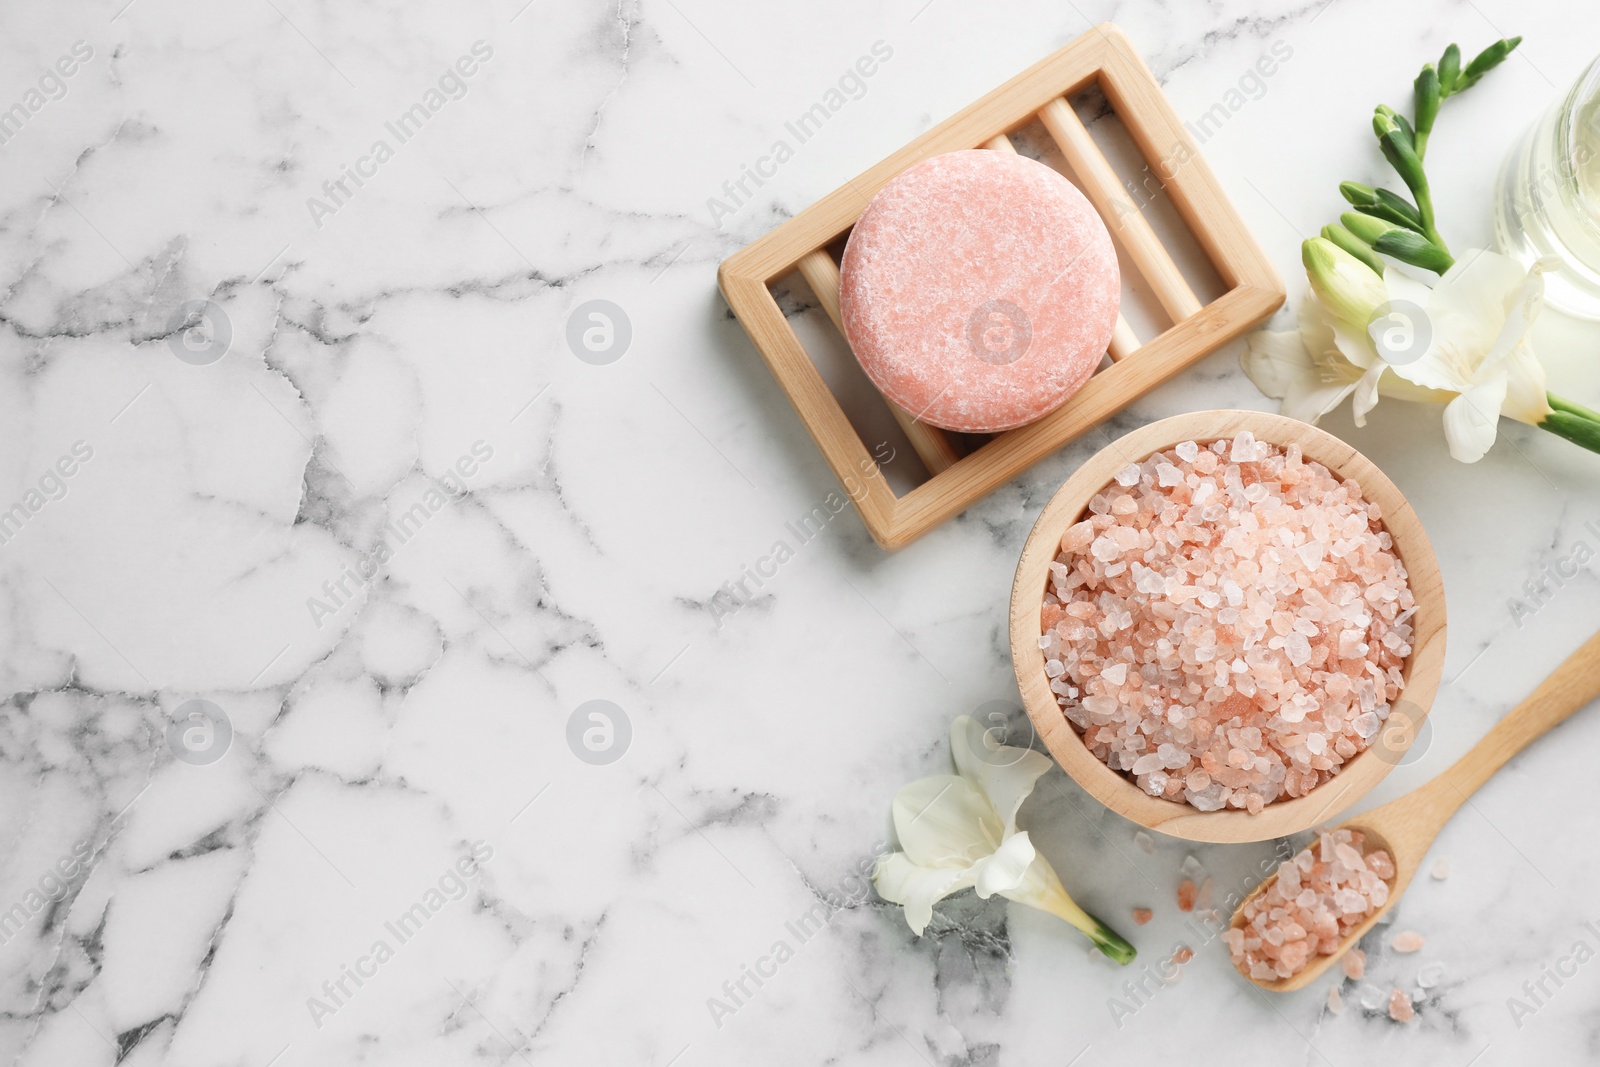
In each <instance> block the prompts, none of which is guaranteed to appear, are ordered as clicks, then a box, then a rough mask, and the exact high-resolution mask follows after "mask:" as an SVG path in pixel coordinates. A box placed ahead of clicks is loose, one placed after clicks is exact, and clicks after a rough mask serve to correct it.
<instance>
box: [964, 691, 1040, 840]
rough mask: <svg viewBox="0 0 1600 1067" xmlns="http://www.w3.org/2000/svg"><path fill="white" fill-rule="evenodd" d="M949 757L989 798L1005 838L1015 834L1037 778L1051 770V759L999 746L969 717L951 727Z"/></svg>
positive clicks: (966, 777) (1006, 746) (1019, 749)
mask: <svg viewBox="0 0 1600 1067" xmlns="http://www.w3.org/2000/svg"><path fill="white" fill-rule="evenodd" d="M950 754H951V755H952V756H954V757H955V761H956V770H958V771H960V772H961V776H962V777H963V778H965V779H967V781H969V782H971V783H972V784H973V785H975V786H977V787H978V789H979V790H980V791H981V792H982V793H983V795H984V796H986V797H988V798H989V804H990V806H991V807H993V808H994V811H995V814H996V815H999V816H1000V821H1001V823H1002V824H1003V825H1004V827H1005V830H1004V833H1005V836H1007V837H1009V836H1011V835H1012V834H1014V833H1016V832H1017V809H1018V808H1020V807H1022V802H1023V801H1024V800H1026V799H1028V794H1030V793H1032V792H1033V786H1034V783H1035V782H1037V781H1038V780H1039V776H1040V775H1042V774H1044V772H1045V771H1048V770H1049V769H1050V757H1049V756H1046V755H1044V754H1042V753H1039V752H1035V751H1033V750H1032V749H1027V748H1015V747H1013V746H1011V745H1002V744H998V743H997V742H996V741H995V739H994V736H993V735H992V734H991V733H990V732H989V731H988V730H986V729H985V728H984V727H983V725H982V724H981V723H979V722H978V721H977V720H976V719H974V718H972V717H971V716H970V715H962V716H961V717H960V718H958V719H956V721H955V722H953V723H951V724H950Z"/></svg>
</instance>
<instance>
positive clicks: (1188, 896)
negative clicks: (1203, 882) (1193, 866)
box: [1178, 878, 1195, 911]
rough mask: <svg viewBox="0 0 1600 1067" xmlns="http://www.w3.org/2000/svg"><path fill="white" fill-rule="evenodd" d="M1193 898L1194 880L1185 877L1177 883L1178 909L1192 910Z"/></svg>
mask: <svg viewBox="0 0 1600 1067" xmlns="http://www.w3.org/2000/svg"><path fill="white" fill-rule="evenodd" d="M1194 898H1195V885H1194V882H1192V881H1190V880H1189V879H1187V878H1185V879H1184V880H1183V881H1181V882H1179V883H1178V910H1179V911H1193V910H1194Z"/></svg>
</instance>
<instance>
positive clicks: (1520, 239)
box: [1495, 59, 1600, 319]
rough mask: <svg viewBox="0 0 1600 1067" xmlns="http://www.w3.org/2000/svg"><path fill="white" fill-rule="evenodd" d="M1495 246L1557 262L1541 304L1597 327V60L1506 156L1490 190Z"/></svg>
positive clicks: (1599, 100)
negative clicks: (1493, 190) (1593, 323)
mask: <svg viewBox="0 0 1600 1067" xmlns="http://www.w3.org/2000/svg"><path fill="white" fill-rule="evenodd" d="M1495 238H1496V240H1497V242H1498V243H1499V246H1500V249H1501V251H1503V252H1505V253H1507V254H1508V255H1511V256H1515V257H1516V258H1517V259H1519V260H1521V261H1522V262H1523V263H1525V264H1532V263H1533V261H1534V260H1536V259H1539V258H1540V257H1543V256H1555V257H1557V258H1559V259H1560V260H1561V264H1562V265H1561V268H1560V269H1559V270H1554V271H1550V272H1549V273H1547V274H1546V275H1545V298H1546V300H1547V301H1548V302H1549V303H1550V304H1551V305H1552V306H1554V307H1558V308H1561V309H1562V310H1563V311H1566V312H1568V313H1569V314H1572V315H1576V316H1578V317H1580V318H1585V319H1600V59H1597V60H1595V61H1594V62H1593V63H1591V64H1590V65H1589V68H1588V69H1587V70H1585V71H1584V72H1583V74H1582V76H1580V77H1579V78H1578V81H1577V83H1576V84H1574V85H1573V87H1572V90H1571V91H1570V92H1568V93H1567V95H1566V97H1565V98H1564V99H1563V100H1561V101H1560V102H1559V103H1558V104H1556V106H1555V107H1553V108H1551V109H1550V110H1549V111H1548V112H1546V113H1545V115H1544V116H1543V117H1542V118H1540V119H1539V121H1538V122H1536V123H1534V125H1533V128H1532V129H1530V130H1529V131H1528V132H1527V133H1526V134H1525V135H1524V136H1523V137H1522V139H1521V140H1520V141H1519V142H1518V143H1517V144H1516V145H1515V146H1514V147H1513V148H1512V149H1511V153H1510V155H1508V156H1507V157H1506V162H1505V166H1504V167H1503V168H1501V171H1500V177H1499V180H1498V181H1497V182H1496V186H1495Z"/></svg>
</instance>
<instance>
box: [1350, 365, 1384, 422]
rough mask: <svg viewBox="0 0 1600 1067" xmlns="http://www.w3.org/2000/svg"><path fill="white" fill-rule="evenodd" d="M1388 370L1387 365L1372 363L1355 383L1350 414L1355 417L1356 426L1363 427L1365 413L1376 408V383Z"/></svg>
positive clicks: (1365, 418)
mask: <svg viewBox="0 0 1600 1067" xmlns="http://www.w3.org/2000/svg"><path fill="white" fill-rule="evenodd" d="M1388 369H1389V368H1388V365H1387V364H1384V363H1374V364H1373V365H1372V366H1370V367H1368V368H1367V372H1366V373H1365V374H1363V375H1362V376H1361V380H1360V381H1359V382H1357V383H1356V388H1355V400H1354V401H1352V402H1351V404H1350V413H1351V414H1352V415H1354V416H1355V422H1356V425H1357V426H1365V425H1366V424H1367V412H1369V411H1371V410H1372V409H1373V408H1375V407H1377V406H1378V383H1379V381H1380V380H1381V379H1382V378H1383V372H1384V371H1386V370H1388Z"/></svg>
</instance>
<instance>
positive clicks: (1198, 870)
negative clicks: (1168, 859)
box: [1178, 853, 1206, 882]
mask: <svg viewBox="0 0 1600 1067" xmlns="http://www.w3.org/2000/svg"><path fill="white" fill-rule="evenodd" d="M1178 873H1179V874H1181V875H1183V876H1184V877H1185V878H1187V879H1189V880H1190V881H1191V882H1198V881H1200V880H1201V879H1202V878H1204V877H1205V876H1206V868H1205V864H1203V863H1201V862H1200V861H1199V860H1197V859H1195V858H1194V855H1193V853H1191V854H1189V855H1186V856H1184V857H1183V862H1182V863H1180V864H1179V865H1178Z"/></svg>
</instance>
